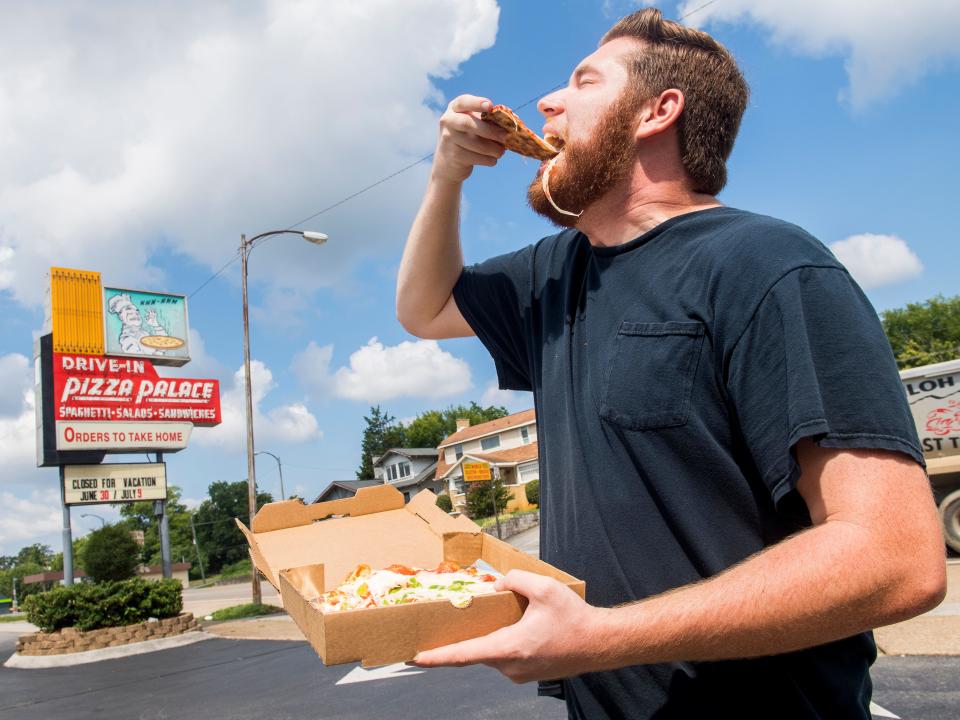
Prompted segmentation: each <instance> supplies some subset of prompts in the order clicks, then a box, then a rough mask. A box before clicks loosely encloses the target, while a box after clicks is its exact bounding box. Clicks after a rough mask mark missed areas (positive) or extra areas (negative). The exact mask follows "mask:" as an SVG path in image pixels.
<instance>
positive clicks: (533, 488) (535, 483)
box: [523, 480, 540, 506]
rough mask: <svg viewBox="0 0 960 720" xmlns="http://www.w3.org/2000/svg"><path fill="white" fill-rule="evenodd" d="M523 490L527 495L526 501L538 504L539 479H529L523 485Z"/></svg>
mask: <svg viewBox="0 0 960 720" xmlns="http://www.w3.org/2000/svg"><path fill="white" fill-rule="evenodd" d="M523 492H524V493H525V494H526V496H527V502H528V503H530V504H531V505H537V506H539V505H540V481H539V480H531V481H530V482H528V483H527V484H526V485H524V486H523Z"/></svg>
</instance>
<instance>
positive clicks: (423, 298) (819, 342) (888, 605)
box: [397, 8, 945, 719]
mask: <svg viewBox="0 0 960 720" xmlns="http://www.w3.org/2000/svg"><path fill="white" fill-rule="evenodd" d="M747 94H748V90H747V86H746V83H745V81H744V79H743V77H742V75H741V73H740V71H739V69H738V68H737V65H736V63H735V61H734V60H733V58H732V56H731V55H730V54H729V52H728V51H727V50H726V49H725V48H723V47H722V46H721V45H720V44H719V43H717V42H716V41H715V40H714V39H713V38H712V37H710V36H709V35H707V34H706V33H703V32H700V31H697V30H694V29H691V28H687V27H684V26H682V25H680V24H678V23H675V22H671V21H666V20H664V19H663V18H662V17H661V14H660V12H659V11H657V10H655V9H652V8H647V9H644V10H642V11H640V12H637V13H634V14H632V15H630V16H628V17H626V18H624V19H623V20H621V21H620V22H618V23H617V24H616V25H614V27H613V28H612V29H611V30H610V31H609V32H608V33H607V34H606V35H605V36H604V38H603V39H602V41H601V43H600V45H599V48H598V49H597V50H596V52H594V53H593V54H591V55H590V56H589V57H587V58H586V59H584V60H583V61H582V62H581V63H580V64H579V65H578V66H577V68H576V69H575V70H574V72H573V74H572V76H571V78H570V81H569V84H568V85H567V86H566V87H565V88H563V89H562V90H559V91H557V92H554V93H552V94H550V95H548V96H546V97H544V98H543V99H542V100H541V101H540V103H539V110H540V111H541V112H542V113H543V115H544V116H545V118H546V122H545V125H544V127H543V133H544V135H552V136H557V137H559V138H562V139H563V141H564V144H563V149H562V151H561V152H560V153H559V155H557V156H556V157H555V158H554V159H552V160H547V161H544V163H543V164H542V165H541V169H540V171H539V173H538V176H537V177H536V178H535V179H534V180H533V182H532V184H531V187H530V191H529V200H530V204H531V206H532V207H533V209H534V210H535V211H537V212H538V213H540V214H542V215H544V216H546V217H547V218H549V219H550V220H552V221H553V222H554V223H555V224H557V225H559V226H560V227H561V228H563V229H562V230H561V232H559V233H558V234H556V235H553V236H550V237H547V238H544V239H542V240H540V241H539V242H537V243H535V244H534V245H530V246H528V247H525V248H523V249H521V250H518V251H517V252H514V253H510V254H508V255H503V256H499V257H494V258H491V259H489V260H486V261H485V262H482V263H480V264H478V265H473V266H470V267H464V264H463V258H462V253H461V249H460V242H459V230H458V222H459V207H460V192H461V188H462V185H463V183H464V181H466V180H467V178H468V177H469V176H470V174H471V173H472V172H473V170H474V168H475V167H476V166H478V165H480V166H493V165H495V164H496V163H497V160H498V159H499V158H500V157H501V156H502V154H503V153H504V145H503V143H504V142H505V138H506V136H507V134H508V132H509V131H508V130H505V129H504V128H503V127H499V126H497V125H495V124H493V123H491V122H487V121H486V120H483V119H481V114H482V113H483V112H485V111H489V110H491V109H492V103H491V102H490V101H489V100H488V99H486V98H481V97H475V96H469V95H463V96H460V97H458V98H456V99H454V100H453V101H452V102H451V103H450V106H449V107H448V109H447V111H446V112H445V113H444V114H443V116H442V118H441V119H440V135H439V140H438V144H437V150H436V154H435V157H434V162H433V169H432V173H431V177H430V181H429V184H428V187H427V190H426V195H425V197H424V200H423V204H422V206H421V208H420V211H419V214H418V215H417V218H416V220H415V221H414V224H413V227H412V229H411V231H410V236H409V239H408V241H407V246H406V249H405V252H404V257H403V260H402V263H401V267H400V273H399V278H398V291H397V314H398V318H399V319H400V321H401V323H402V324H403V325H404V327H405V328H406V329H407V330H409V331H410V332H411V333H413V334H414V335H417V336H420V337H422V338H452V337H465V336H470V335H476V336H477V337H478V338H479V339H480V340H481V341H482V343H483V344H484V345H485V347H486V348H487V349H488V350H489V352H490V353H491V355H492V356H493V359H494V362H495V365H496V369H497V373H498V377H499V381H500V386H501V387H502V388H506V389H516V390H532V391H533V396H534V402H535V405H536V410H537V419H538V433H539V439H540V464H541V526H540V528H541V530H540V533H541V538H540V551H541V554H542V557H543V559H544V560H545V561H547V562H549V563H551V564H552V565H554V566H556V567H558V568H560V569H562V570H565V571H567V572H569V573H571V574H573V575H574V576H576V577H578V578H581V579H583V580H585V581H586V587H587V598H586V602H584V601H582V600H580V599H579V598H578V597H577V596H576V595H575V594H574V593H573V592H572V591H570V590H568V589H566V588H565V587H563V586H562V585H560V584H559V583H557V582H554V581H553V580H550V579H548V578H544V577H540V576H536V575H532V574H529V573H524V572H517V571H514V572H511V573H509V574H508V575H507V576H506V577H505V578H503V579H501V580H499V581H498V583H497V588H498V589H509V590H512V591H515V592H517V593H519V594H521V595H524V596H526V597H527V598H528V599H529V606H528V608H527V610H526V612H525V614H524V615H523V617H522V619H521V620H520V621H519V622H517V623H516V624H515V625H512V626H510V627H507V628H503V629H501V630H499V631H497V632H495V633H492V634H490V635H488V636H485V637H482V638H477V639H474V640H469V641H466V642H462V643H457V644H455V645H451V646H448V647H444V648H437V649H435V650H430V651H425V652H422V653H420V654H419V655H418V656H417V658H416V660H415V663H416V664H418V665H420V666H422V667H433V666H440V665H466V664H471V663H486V664H488V665H491V666H493V667H495V668H497V669H499V670H500V671H501V672H503V673H504V674H506V675H507V676H508V677H510V678H511V679H513V680H514V681H516V682H526V681H532V680H540V681H558V680H559V682H555V683H554V684H553V685H554V687H555V689H556V693H555V694H558V695H561V696H562V697H564V698H565V699H566V702H567V708H568V712H569V716H570V717H571V718H591V719H593V718H634V719H636V718H658V719H659V718H707V717H738V718H755V717H756V718H759V717H762V718H778V719H779V718H869V717H870V713H869V701H870V694H871V681H870V675H869V668H870V665H871V663H872V662H873V660H874V659H875V657H876V646H875V644H874V642H873V638H872V634H871V633H870V628H873V627H877V626H880V625H886V624H889V623H893V622H897V621H900V620H904V619H906V618H909V617H911V616H914V615H916V614H919V613H922V612H924V611H926V610H929V609H930V608H932V607H934V606H936V605H937V604H938V603H939V602H940V601H941V599H942V598H943V595H944V591H945V567H944V557H943V552H944V548H943V541H942V538H941V536H940V532H939V529H938V525H937V518H936V510H935V507H934V504H933V501H932V496H931V492H930V488H929V484H928V480H927V478H926V475H925V473H924V467H923V457H922V454H921V451H920V448H919V444H918V440H917V436H916V432H915V429H914V426H913V423H912V420H911V416H910V412H909V410H908V407H907V404H906V401H905V399H904V396H903V392H902V390H901V387H900V383H899V379H898V376H897V371H896V365H895V363H894V359H893V355H892V352H891V350H890V347H889V345H888V344H887V341H886V339H885V337H884V334H883V331H882V328H881V327H880V324H879V322H878V320H877V317H876V313H875V312H874V310H873V308H872V307H871V306H870V304H869V302H868V301H867V299H866V297H865V296H864V294H863V293H862V291H861V290H860V288H859V287H858V286H857V285H856V283H855V282H854V281H853V280H852V279H851V277H850V275H849V274H848V273H847V271H846V270H845V268H844V267H843V266H842V265H840V263H839V262H838V261H837V260H836V259H835V258H834V257H833V255H832V254H831V253H830V252H829V251H828V250H827V249H826V248H825V247H824V246H823V245H822V244H821V243H820V242H818V241H817V240H816V239H814V238H813V237H811V236H810V235H808V234H807V233H806V232H804V231H803V230H801V229H800V228H798V227H796V226H794V225H791V224H788V223H786V222H783V221H781V220H776V219H774V218H770V217H765V216H761V215H757V214H753V213H750V212H746V211H743V210H738V209H734V208H730V207H725V206H723V205H722V204H721V203H720V202H719V201H718V200H717V198H716V196H717V194H718V193H719V192H720V190H721V189H722V188H723V186H724V185H725V183H726V159H727V158H728V156H729V154H730V152H731V150H732V148H733V144H734V140H735V137H736V134H737V131H738V128H739V124H740V120H741V117H742V114H743V112H744V110H745V108H746V104H747ZM545 176H546V177H545ZM857 378H859V379H864V378H868V379H869V380H868V381H859V380H858V381H855V379H857Z"/></svg>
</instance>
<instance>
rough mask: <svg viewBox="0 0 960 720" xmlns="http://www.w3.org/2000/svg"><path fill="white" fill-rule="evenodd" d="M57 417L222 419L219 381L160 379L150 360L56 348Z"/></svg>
mask: <svg viewBox="0 0 960 720" xmlns="http://www.w3.org/2000/svg"><path fill="white" fill-rule="evenodd" d="M53 387H54V416H55V419H56V420H57V421H65V420H72V421H107V422H130V421H147V422H189V423H191V424H193V425H200V426H211V425H217V424H219V423H220V419H221V416H220V383H219V381H217V380H211V379H204V380H197V379H190V378H179V377H178V378H161V377H160V376H159V375H157V371H156V370H155V369H154V367H153V365H152V364H151V362H150V361H149V360H134V359H131V358H114V357H98V356H96V355H73V354H68V353H54V356H53Z"/></svg>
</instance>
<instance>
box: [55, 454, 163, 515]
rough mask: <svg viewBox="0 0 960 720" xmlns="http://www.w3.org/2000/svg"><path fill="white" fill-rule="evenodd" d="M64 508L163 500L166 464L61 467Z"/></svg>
mask: <svg viewBox="0 0 960 720" xmlns="http://www.w3.org/2000/svg"><path fill="white" fill-rule="evenodd" d="M63 483H64V487H63V492H64V500H65V502H66V504H67V505H88V504H94V503H118V502H139V501H141V500H166V499H167V466H166V463H134V464H126V463H105V464H103V465H64V467H63Z"/></svg>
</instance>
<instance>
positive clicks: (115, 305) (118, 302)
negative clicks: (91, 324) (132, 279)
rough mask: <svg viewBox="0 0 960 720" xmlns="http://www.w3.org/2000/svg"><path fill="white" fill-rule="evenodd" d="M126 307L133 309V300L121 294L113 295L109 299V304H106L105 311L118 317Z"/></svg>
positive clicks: (134, 306)
mask: <svg viewBox="0 0 960 720" xmlns="http://www.w3.org/2000/svg"><path fill="white" fill-rule="evenodd" d="M127 305H130V306H132V307H133V308H134V309H136V307H137V306H136V305H134V304H133V300H131V299H130V296H129V295H127V294H126V293H122V294H120V295H114V296H113V297H112V298H110V302H109V303H107V309H108V310H110V312H112V313H113V314H114V315H119V314H120V313H122V312H123V309H124V308H125V307H126V306H127Z"/></svg>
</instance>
